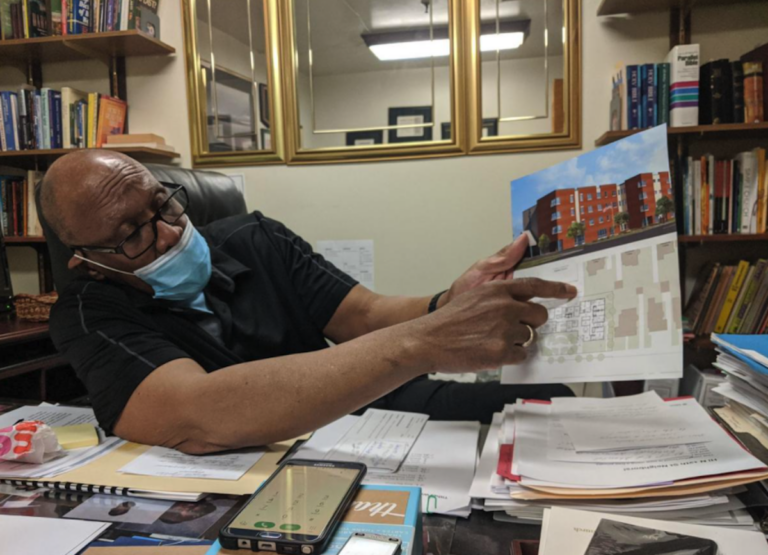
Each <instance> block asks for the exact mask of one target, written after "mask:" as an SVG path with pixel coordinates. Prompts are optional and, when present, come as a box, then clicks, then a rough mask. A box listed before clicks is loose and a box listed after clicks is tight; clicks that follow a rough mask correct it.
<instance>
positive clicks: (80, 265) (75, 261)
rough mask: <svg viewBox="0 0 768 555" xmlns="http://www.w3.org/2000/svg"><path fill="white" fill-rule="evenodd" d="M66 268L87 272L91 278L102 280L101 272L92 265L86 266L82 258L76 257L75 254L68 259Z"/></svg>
mask: <svg viewBox="0 0 768 555" xmlns="http://www.w3.org/2000/svg"><path fill="white" fill-rule="evenodd" d="M67 268H68V269H70V270H75V271H78V272H84V273H87V274H88V275H89V276H91V277H92V278H93V279H96V280H99V281H101V280H103V279H104V277H105V276H104V274H102V273H101V272H99V271H98V270H94V269H93V268H92V267H90V266H88V265H87V264H86V263H85V260H83V259H82V258H77V257H76V256H73V257H72V258H70V259H69V262H67Z"/></svg>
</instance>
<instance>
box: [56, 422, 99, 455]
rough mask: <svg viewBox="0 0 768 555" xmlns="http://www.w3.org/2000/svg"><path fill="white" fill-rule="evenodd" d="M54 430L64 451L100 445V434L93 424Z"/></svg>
mask: <svg viewBox="0 0 768 555" xmlns="http://www.w3.org/2000/svg"><path fill="white" fill-rule="evenodd" d="M52 429H53V433H55V434H56V438H57V439H58V440H59V444H60V445H61V446H62V447H63V448H64V449H81V448H83V447H95V446H96V445H98V444H99V434H98V432H96V427H95V426H94V425H93V424H76V425H75V426H61V427H58V428H52Z"/></svg>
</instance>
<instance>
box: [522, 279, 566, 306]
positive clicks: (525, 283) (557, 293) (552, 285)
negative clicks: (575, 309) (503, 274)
mask: <svg viewBox="0 0 768 555" xmlns="http://www.w3.org/2000/svg"><path fill="white" fill-rule="evenodd" d="M507 291H508V292H509V294H510V295H511V296H512V297H513V298H515V299H517V300H519V301H527V300H528V299H532V298H533V297H541V298H542V299H572V298H574V297H575V296H576V294H577V293H578V290H577V289H576V288H575V287H574V286H573V285H571V284H569V283H565V282H562V281H548V280H546V279H540V278H521V279H513V280H512V281H509V282H507Z"/></svg>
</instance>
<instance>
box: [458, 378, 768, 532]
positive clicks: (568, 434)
mask: <svg viewBox="0 0 768 555" xmlns="http://www.w3.org/2000/svg"><path fill="white" fill-rule="evenodd" d="M766 477H768V469H767V468H765V465H764V464H763V463H762V462H761V461H759V460H758V459H756V458H755V457H753V456H752V455H751V454H750V453H749V452H747V451H746V450H745V449H743V447H742V446H741V445H740V444H739V443H737V442H736V441H735V440H734V439H733V438H732V437H731V436H729V435H728V434H727V433H726V432H725V431H724V430H723V429H722V428H720V427H719V426H718V425H717V424H716V423H715V422H714V421H713V420H712V419H711V418H710V417H709V415H708V414H707V413H706V411H705V410H704V409H703V408H701V407H700V406H699V405H698V404H697V403H696V401H695V400H693V399H680V400H673V401H667V402H665V401H662V400H661V399H660V398H659V397H658V396H657V395H656V394H655V393H654V392H648V393H644V394H642V395H638V396H634V397H621V398H616V399H584V398H579V399H570V398H568V399H555V400H553V402H552V403H551V404H550V403H542V402H536V401H534V402H518V404H516V405H513V406H508V407H507V408H506V410H505V412H504V414H503V415H497V417H496V418H495V419H494V423H493V425H492V427H491V430H490V433H489V435H488V438H487V440H486V444H485V447H484V449H483V453H482V456H481V459H480V464H479V467H478V472H477V474H476V476H475V480H474V482H473V485H472V489H471V491H470V494H471V495H472V497H473V498H476V500H477V501H476V506H478V507H482V508H484V509H486V510H489V511H499V512H502V511H503V513H506V516H503V515H502V514H499V515H497V518H498V519H500V520H504V519H507V518H512V519H516V520H519V521H540V520H541V518H542V516H543V511H544V509H545V508H547V507H551V506H570V507H577V508H580V509H586V510H592V511H610V512H616V513H620V514H626V515H631V516H651V517H653V518H664V519H673V520H678V521H685V522H697V523H701V522H706V523H710V524H721V525H728V526H751V525H752V519H751V517H749V515H748V513H747V511H746V510H745V506H744V504H743V503H742V502H741V501H739V499H738V498H737V497H735V495H736V494H737V493H740V492H741V491H742V490H743V485H744V484H747V483H750V482H755V481H758V480H762V479H765V478H766Z"/></svg>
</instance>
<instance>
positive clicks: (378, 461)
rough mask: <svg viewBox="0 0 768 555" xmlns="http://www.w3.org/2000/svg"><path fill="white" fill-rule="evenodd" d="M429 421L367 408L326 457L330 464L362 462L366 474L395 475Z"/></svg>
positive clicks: (421, 417) (405, 413) (424, 416)
mask: <svg viewBox="0 0 768 555" xmlns="http://www.w3.org/2000/svg"><path fill="white" fill-rule="evenodd" d="M427 420H429V416H427V415H426V414H416V413H412V412H397V411H388V410H379V409H368V410H367V411H365V414H363V416H362V417H360V419H358V421H357V422H355V425H354V426H352V427H351V428H349V429H348V430H347V432H346V433H345V434H344V435H343V436H342V437H341V438H340V439H339V440H338V442H337V443H336V444H335V445H334V446H333V447H332V448H331V449H330V450H329V451H328V452H327V453H326V454H325V457H324V459H326V460H333V461H355V462H362V463H365V464H366V465H367V466H368V471H369V472H395V471H397V469H398V468H400V465H401V464H402V463H403V461H404V460H405V458H406V457H407V456H408V453H409V452H410V451H411V448H412V447H413V444H414V443H415V442H416V439H417V438H418V437H419V435H420V434H421V432H422V430H423V429H424V425H425V424H426V423H427Z"/></svg>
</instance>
